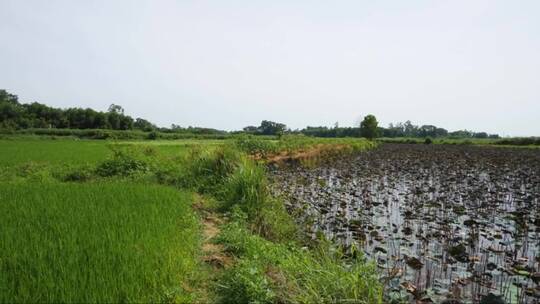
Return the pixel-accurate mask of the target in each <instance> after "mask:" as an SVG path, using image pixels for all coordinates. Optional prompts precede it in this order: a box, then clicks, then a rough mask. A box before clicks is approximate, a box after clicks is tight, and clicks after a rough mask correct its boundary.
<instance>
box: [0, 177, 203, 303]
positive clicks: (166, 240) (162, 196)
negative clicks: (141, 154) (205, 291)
mask: <svg viewBox="0 0 540 304" xmlns="http://www.w3.org/2000/svg"><path fill="white" fill-rule="evenodd" d="M190 200H191V196H190V195H189V194H187V193H183V192H178V191H177V190H174V189H172V188H168V187H164V186H152V185H141V184H133V183H123V182H114V181H108V182H107V183H86V184H78V183H77V184H74V183H69V184H60V183H17V184H13V183H1V184H0V223H1V229H0V302H2V303H29V302H48V303H59V302H70V303H83V302H84V303H90V302H93V303H95V302H101V303H104V302H107V303H118V302H164V301H177V302H184V301H193V300H194V299H195V296H196V294H195V293H194V290H195V289H196V286H197V280H198V278H200V277H201V273H202V271H201V266H200V264H199V262H198V254H199V253H198V251H199V241H200V236H199V226H198V220H197V218H196V216H195V214H194V213H193V211H192V210H191V208H190ZM188 287H190V288H188Z"/></svg>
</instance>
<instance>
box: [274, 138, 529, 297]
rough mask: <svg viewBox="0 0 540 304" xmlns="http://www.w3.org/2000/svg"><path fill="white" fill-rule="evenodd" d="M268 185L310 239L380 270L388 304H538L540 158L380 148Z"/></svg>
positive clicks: (469, 149)
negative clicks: (322, 241) (357, 254)
mask: <svg viewBox="0 0 540 304" xmlns="http://www.w3.org/2000/svg"><path fill="white" fill-rule="evenodd" d="M271 176H272V179H273V180H274V187H273V192H274V193H275V194H276V195H280V196H282V197H284V199H285V201H286V205H287V208H288V209H289V211H290V212H291V213H293V214H295V217H296V219H297V221H298V222H299V224H300V226H301V227H303V229H304V230H305V232H306V234H307V235H308V236H309V237H311V238H318V237H321V236H324V237H326V238H327V239H330V240H332V241H334V242H336V243H338V244H341V245H343V246H344V247H345V248H348V249H349V250H351V248H358V249H359V250H360V251H362V252H363V253H364V255H365V256H366V257H367V258H369V259H371V260H373V261H374V262H375V263H377V265H378V267H379V268H380V270H381V280H382V281H383V282H384V283H385V286H386V293H385V296H386V298H387V301H388V302H397V303H540V285H539V284H540V150H539V149H517V148H493V147H480V146H465V145H462V146H460V145H455V146H451V145H405V144H383V145H381V146H380V147H379V148H377V149H374V150H371V151H368V152H365V153H361V154H359V155H357V156H354V157H350V158H346V159H342V160H340V161H337V162H332V163H327V164H323V165H321V166H319V167H317V168H312V169H308V168H303V167H299V166H292V167H287V168H279V169H273V170H271ZM352 251H354V250H351V252H352ZM501 300H502V301H504V302H501Z"/></svg>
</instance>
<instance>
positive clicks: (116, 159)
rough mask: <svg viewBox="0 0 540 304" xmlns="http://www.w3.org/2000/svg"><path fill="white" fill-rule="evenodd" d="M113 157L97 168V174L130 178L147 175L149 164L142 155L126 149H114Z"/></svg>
mask: <svg viewBox="0 0 540 304" xmlns="http://www.w3.org/2000/svg"><path fill="white" fill-rule="evenodd" d="M113 153H114V154H113V157H112V158H110V159H107V160H105V161H103V162H102V163H101V164H99V165H98V166H97V168H96V173H97V174H98V175H99V176H102V177H110V176H129V175H132V174H136V173H145V172H147V171H148V170H149V164H148V162H147V160H146V159H144V158H143V157H142V156H141V155H140V154H137V153H136V152H135V151H129V150H126V149H119V148H117V149H114V150H113Z"/></svg>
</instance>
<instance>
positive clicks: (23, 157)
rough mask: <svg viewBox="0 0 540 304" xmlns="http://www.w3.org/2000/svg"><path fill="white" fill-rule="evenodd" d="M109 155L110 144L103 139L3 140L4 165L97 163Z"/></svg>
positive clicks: (0, 145) (1, 157) (0, 158)
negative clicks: (108, 146)
mask: <svg viewBox="0 0 540 304" xmlns="http://www.w3.org/2000/svg"><path fill="white" fill-rule="evenodd" d="M109 154H110V150H109V149H108V148H107V143H106V142H102V141H90V140H84V141H75V140H39V139H37V140H36V139H17V140H0V166H8V165H19V164H23V163H28V162H30V161H32V162H35V163H47V164H52V165H65V164H81V163H91V164H95V163H98V162H99V161H102V160H104V159H106V158H107V156H108V155H109Z"/></svg>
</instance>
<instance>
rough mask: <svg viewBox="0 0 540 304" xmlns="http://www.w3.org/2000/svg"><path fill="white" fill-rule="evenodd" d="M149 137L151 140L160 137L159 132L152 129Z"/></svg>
mask: <svg viewBox="0 0 540 304" xmlns="http://www.w3.org/2000/svg"><path fill="white" fill-rule="evenodd" d="M146 138H147V139H150V140H156V139H158V138H159V134H158V133H157V132H155V131H152V132H150V133H148V136H147V137H146Z"/></svg>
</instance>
